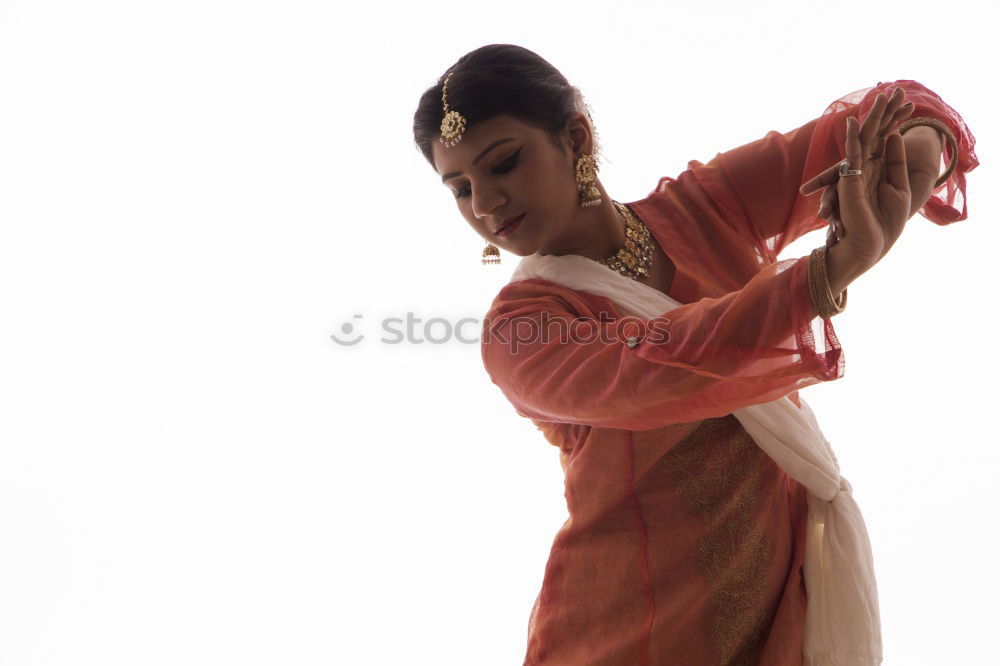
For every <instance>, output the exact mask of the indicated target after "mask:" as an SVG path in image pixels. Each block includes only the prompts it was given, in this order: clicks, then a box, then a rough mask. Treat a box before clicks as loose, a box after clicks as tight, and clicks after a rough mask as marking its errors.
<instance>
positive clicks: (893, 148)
mask: <svg viewBox="0 0 1000 666" xmlns="http://www.w3.org/2000/svg"><path fill="white" fill-rule="evenodd" d="M885 165H886V170H887V171H888V177H887V179H888V181H889V184H890V185H892V186H893V187H894V188H896V189H897V190H900V191H905V192H909V191H910V175H909V173H908V172H907V170H906V144H905V143H904V142H903V136H902V135H901V134H900V133H899V132H892V133H890V134H889V136H888V138H887V140H886V144H885Z"/></svg>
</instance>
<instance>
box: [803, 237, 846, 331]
mask: <svg viewBox="0 0 1000 666" xmlns="http://www.w3.org/2000/svg"><path fill="white" fill-rule="evenodd" d="M826 250H827V247H826V246H825V245H821V246H820V247H817V248H816V249H814V250H813V251H812V253H811V254H810V255H809V293H810V294H811V295H812V301H813V305H814V306H815V307H816V312H818V313H819V316H820V317H822V318H824V319H829V318H830V317H833V316H834V315H838V314H840V313H841V312H843V311H844V308H846V307H847V288H846V287H845V288H844V290H843V291H842V292H840V297H839V298H836V299H835V298H834V297H833V291H832V290H831V288H830V279H829V277H828V276H827V272H826Z"/></svg>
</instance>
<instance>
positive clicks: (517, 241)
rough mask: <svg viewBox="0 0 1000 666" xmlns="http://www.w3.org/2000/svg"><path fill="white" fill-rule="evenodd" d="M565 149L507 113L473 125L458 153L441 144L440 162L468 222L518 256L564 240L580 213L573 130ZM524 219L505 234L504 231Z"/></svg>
mask: <svg viewBox="0 0 1000 666" xmlns="http://www.w3.org/2000/svg"><path fill="white" fill-rule="evenodd" d="M564 145H565V151H560V150H559V149H558V148H556V147H555V146H554V145H553V144H552V142H551V140H550V139H549V138H548V135H547V134H546V133H545V132H544V131H543V130H540V129H537V128H535V127H533V126H531V125H528V124H525V123H523V122H521V121H519V120H517V119H515V118H513V117H511V116H507V115H502V116H496V117H494V118H491V119H490V120H487V121H483V122H481V123H479V124H477V125H475V126H473V127H467V128H466V129H465V132H464V133H463V135H462V140H461V141H459V142H458V144H457V145H455V146H452V147H450V148H448V147H445V145H444V144H442V143H441V142H440V141H435V142H434V145H433V147H432V149H431V154H432V157H433V159H434V165H435V168H436V170H437V172H438V173H439V174H441V175H442V176H443V178H444V179H443V183H444V186H445V187H446V188H447V189H448V191H449V193H450V194H451V196H453V197H455V203H456V204H457V205H458V210H459V211H460V212H461V213H462V217H464V218H465V219H466V221H467V222H468V223H469V224H470V225H471V226H472V228H473V229H474V230H475V231H476V233H478V234H479V235H480V236H482V237H483V239H484V240H486V241H487V242H489V243H493V244H494V245H496V246H497V247H500V248H503V249H504V250H507V251H508V252H511V253H512V254H516V255H518V256H522V257H523V256H527V255H529V254H534V253H535V252H537V251H538V250H539V249H540V248H543V247H546V246H547V245H548V244H549V243H550V242H551V241H552V240H553V239H557V238H563V237H565V236H566V235H567V234H566V233H565V232H566V230H567V229H569V228H570V223H571V221H572V219H573V216H574V215H575V214H576V209H577V207H578V206H577V197H578V193H577V189H576V180H575V177H574V168H575V167H574V164H575V160H574V158H573V154H572V146H571V140H570V135H569V133H567V134H566V136H565V137H564ZM522 214H524V217H523V218H522V219H521V221H520V222H519V223H518V224H517V226H516V228H514V229H513V231H512V233H510V234H508V235H504V236H499V235H497V234H496V231H497V229H498V228H499V227H500V226H501V225H502V224H503V223H504V222H505V221H506V220H508V219H510V218H513V217H518V216H520V215H522Z"/></svg>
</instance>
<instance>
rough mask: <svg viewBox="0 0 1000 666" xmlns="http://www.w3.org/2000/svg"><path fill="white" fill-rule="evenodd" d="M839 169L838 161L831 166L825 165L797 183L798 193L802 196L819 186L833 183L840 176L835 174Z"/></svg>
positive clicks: (807, 194)
mask: <svg viewBox="0 0 1000 666" xmlns="http://www.w3.org/2000/svg"><path fill="white" fill-rule="evenodd" d="M839 170H840V162H839V161H838V162H837V163H836V164H834V165H833V166H830V167H827V168H826V169H824V170H823V171H821V172H819V173H818V174H816V175H815V176H813V177H812V178H810V179H809V180H807V181H806V182H804V183H802V184H801V185H799V193H800V194H802V195H803V196H809V195H810V194H812V193H813V192H815V191H816V190H818V189H819V188H821V187H826V186H827V185H833V184H835V183H836V182H837V180H838V179H839V178H840V176H839V175H837V174H838V172H839Z"/></svg>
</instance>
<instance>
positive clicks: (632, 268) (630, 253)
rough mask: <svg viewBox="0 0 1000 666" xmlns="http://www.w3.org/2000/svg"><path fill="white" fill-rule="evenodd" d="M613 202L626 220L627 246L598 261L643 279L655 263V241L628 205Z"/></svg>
mask: <svg viewBox="0 0 1000 666" xmlns="http://www.w3.org/2000/svg"><path fill="white" fill-rule="evenodd" d="M611 203H613V204H614V205H615V208H617V209H618V212H619V213H621V216H622V219H623V220H624V222H625V247H623V248H620V249H619V250H618V252H616V253H615V254H613V255H611V256H610V257H608V258H607V259H601V260H599V261H598V262H597V263H599V264H601V265H602V266H607V267H608V268H610V269H611V270H614V271H618V272H619V273H621V274H622V275H624V276H625V277H629V278H632V279H633V280H641V279H642V278H644V277H646V276H648V275H649V266H650V265H651V264H652V263H653V241H652V240H651V238H650V234H649V229H648V228H646V225H645V224H643V222H642V220H640V219H639V218H638V217H636V216H635V215H633V214H632V211H631V210H629V208H628V206H626V205H624V204H620V203H618V202H617V201H615V200H613V199H612V201H611Z"/></svg>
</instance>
